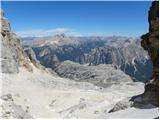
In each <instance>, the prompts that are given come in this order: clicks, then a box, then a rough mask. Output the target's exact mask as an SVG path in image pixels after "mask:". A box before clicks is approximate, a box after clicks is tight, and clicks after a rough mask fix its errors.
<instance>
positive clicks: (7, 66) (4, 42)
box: [0, 10, 32, 73]
mask: <svg viewBox="0 0 160 120" xmlns="http://www.w3.org/2000/svg"><path fill="white" fill-rule="evenodd" d="M0 23H1V26H0V28H1V40H0V45H1V52H0V53H1V57H0V60H1V68H2V72H3V73H17V72H18V71H19V66H22V67H25V68H26V69H27V70H28V71H32V67H31V66H30V64H29V60H28V59H27V58H26V56H25V53H24V51H23V49H22V47H21V43H20V40H19V39H17V37H16V35H15V34H14V33H13V32H12V30H11V27H10V23H9V22H8V20H7V18H5V17H4V13H3V11H2V10H1V16H0Z"/></svg>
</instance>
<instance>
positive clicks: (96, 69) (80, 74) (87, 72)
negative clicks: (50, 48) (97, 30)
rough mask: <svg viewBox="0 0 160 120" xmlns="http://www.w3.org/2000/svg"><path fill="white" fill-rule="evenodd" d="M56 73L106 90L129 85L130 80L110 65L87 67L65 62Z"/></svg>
mask: <svg viewBox="0 0 160 120" xmlns="http://www.w3.org/2000/svg"><path fill="white" fill-rule="evenodd" d="M55 71H56V73H57V74H58V75H59V76H61V77H64V78H69V79H73V80H75V81H77V82H89V83H92V84H94V85H96V86H100V87H102V88H106V87H109V86H112V85H114V84H121V83H123V84H125V83H131V82H132V80H131V78H130V77H129V76H128V75H126V74H125V73H124V72H122V71H121V70H119V69H116V68H115V67H114V66H112V65H105V64H101V65H97V66H88V65H80V64H79V63H74V62H71V61H65V62H63V63H62V64H60V65H59V66H58V67H57V68H56V69H55Z"/></svg>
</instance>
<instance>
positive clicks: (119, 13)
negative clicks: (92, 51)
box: [1, 1, 151, 37]
mask: <svg viewBox="0 0 160 120" xmlns="http://www.w3.org/2000/svg"><path fill="white" fill-rule="evenodd" d="M150 6H151V1H132V2H131V1H125V2H116V1H112V2H111V1H103V2H102V1H101V2H89V1H88V2H87V1H81V2H78V1H72V2H71V1H70V2H64V1H63V2H62V1H61V2H54V1H48V2H47V1H41V2H33V1H26V2H20V1H17V2H16V1H14V2H11V1H5V2H4V1H3V2H2V6H1V7H2V9H3V10H4V12H5V16H6V17H7V18H8V19H9V21H10V22H11V26H12V29H13V31H14V32H15V33H17V34H18V35H19V36H24V37H26V36H48V35H54V34H57V33H65V34H68V35H75V36H80V35H83V36H87V35H121V36H132V37H133V36H134V37H135V36H140V35H142V34H144V33H146V32H147V31H148V10H149V7H150Z"/></svg>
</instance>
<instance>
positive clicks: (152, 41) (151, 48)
mask: <svg viewBox="0 0 160 120" xmlns="http://www.w3.org/2000/svg"><path fill="white" fill-rule="evenodd" d="M148 21H149V32H148V33H146V34H145V35H143V36H142V39H143V40H142V42H141V45H142V46H143V47H144V49H145V50H147V51H148V53H149V55H150V57H151V59H152V62H153V74H152V78H153V79H152V80H151V81H150V82H149V83H148V84H146V86H145V92H144V94H143V100H144V102H147V103H148V102H149V103H152V104H154V105H157V106H159V1H153V2H152V6H151V7H150V10H149V18H148Z"/></svg>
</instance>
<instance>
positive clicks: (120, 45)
mask: <svg viewBox="0 0 160 120" xmlns="http://www.w3.org/2000/svg"><path fill="white" fill-rule="evenodd" d="M29 39H30V40H29ZM22 41H23V46H24V47H25V48H26V47H31V48H32V49H33V50H34V52H35V54H36V57H37V59H38V60H39V61H40V63H41V64H42V65H44V66H46V67H50V68H52V69H55V68H56V67H58V66H59V65H60V64H61V62H63V61H66V60H70V61H74V62H78V63H80V64H87V65H90V66H93V65H99V64H113V65H114V66H115V67H117V68H119V69H121V70H122V71H124V72H125V73H126V74H128V75H130V76H131V77H132V78H133V79H135V80H141V81H145V80H149V79H150V78H151V74H152V62H151V60H150V57H149V56H148V54H147V52H146V51H144V49H143V48H142V47H141V45H140V39H139V38H127V37H121V36H110V37H99V36H97V37H96V36H90V37H68V36H66V35H64V34H60V35H55V36H52V37H42V38H28V39H27V38H22Z"/></svg>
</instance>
